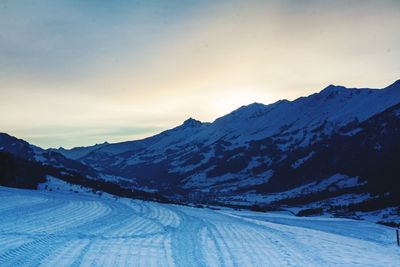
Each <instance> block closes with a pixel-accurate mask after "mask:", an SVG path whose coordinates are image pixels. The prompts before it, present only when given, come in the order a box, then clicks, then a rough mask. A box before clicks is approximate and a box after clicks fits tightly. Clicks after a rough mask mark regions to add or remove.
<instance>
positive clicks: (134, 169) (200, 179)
mask: <svg viewBox="0 0 400 267" xmlns="http://www.w3.org/2000/svg"><path fill="white" fill-rule="evenodd" d="M399 105H400V81H396V82H395V83H393V84H392V85H390V86H388V87H386V88H383V89H368V88H366V89H355V88H345V87H343V86H334V85H330V86H328V87H326V88H325V89H323V90H322V91H320V92H319V93H315V94H312V95H310V96H308V97H301V98H298V99H296V100H294V101H287V100H281V101H278V102H276V103H273V104H270V105H263V104H259V103H254V104H251V105H248V106H243V107H241V108H239V109H237V110H235V111H233V112H231V113H230V114H227V115H225V116H223V117H221V118H218V119H216V120H215V121H214V122H212V123H203V122H200V121H197V120H195V119H192V118H190V119H188V120H186V121H185V122H184V123H183V124H182V125H180V126H178V127H175V128H173V129H170V130H166V131H164V132H162V133H160V134H158V135H155V136H152V137H148V138H145V139H142V140H136V141H127V142H121V143H115V144H108V143H104V144H99V145H95V146H91V147H79V148H74V149H71V150H67V149H62V148H60V149H50V150H42V149H40V148H37V147H33V146H31V145H29V144H27V145H26V144H25V145H23V146H22V147H24V148H25V147H27V149H25V150H23V153H22V154H26V155H28V156H27V157H30V158H33V159H34V160H37V161H40V162H44V163H46V164H50V165H55V166H58V165H57V164H59V162H60V161H61V159H63V160H64V161H65V160H67V159H68V160H69V163H70V164H72V163H76V164H79V166H84V167H86V168H88V169H89V170H90V171H91V172H92V174H90V175H88V177H89V178H90V179H99V180H102V181H107V182H110V183H114V184H117V185H119V186H121V187H123V188H132V189H135V190H136V189H140V188H141V189H143V190H144V191H147V192H158V193H159V194H161V195H163V196H165V197H167V198H169V199H170V200H173V201H185V202H214V203H220V204H224V203H225V204H240V205H274V206H291V207H292V206H297V207H300V208H309V207H315V206H316V205H319V204H318V203H320V205H324V210H325V211H329V212H336V213H337V214H339V215H343V214H345V213H346V212H349V211H352V212H353V211H360V210H364V211H366V212H369V211H371V210H373V209H375V210H378V209H379V210H382V209H385V208H388V207H389V208H390V207H393V206H396V205H397V206H398V204H399V203H400V200H399V199H398V197H397V198H396V197H395V196H396V195H400V194H399V192H398V188H400V187H399V186H398V184H399V181H398V178H397V177H396V174H397V173H399V172H400V170H398V169H397V167H396V166H397V165H396V164H395V162H394V160H393V159H394V158H395V155H397V154H398V153H400V148H399V147H400V144H399V140H400V130H399V129H400V106H399ZM3 143H7V142H1V139H0V147H1V148H2V149H6V150H8V151H11V152H10V153H14V154H15V153H16V154H18V153H19V152H18V150H16V149H13V148H12V147H10V145H8V146H7V145H6V146H5V145H4V144H3ZM46 153H53V154H50V155H53V156H52V158H51V159H49V158H48V156H47V154H46ZM54 155H57V157H54ZM54 158H59V160H58V161H56V162H54ZM52 161H53V162H52ZM332 177H336V178H337V177H340V179H338V180H335V179H334V178H332ZM332 179H333V180H332ZM350 195H353V196H354V197H351V196H350ZM342 196H343V197H342ZM346 196H347V197H346ZM358 196H359V197H358ZM341 199H346V200H343V202H342V203H339V202H338V201H339V200H341ZM321 203H325V204H321ZM326 203H334V204H332V205H331V204H326ZM335 203H336V204H335ZM353 214H354V213H353Z"/></svg>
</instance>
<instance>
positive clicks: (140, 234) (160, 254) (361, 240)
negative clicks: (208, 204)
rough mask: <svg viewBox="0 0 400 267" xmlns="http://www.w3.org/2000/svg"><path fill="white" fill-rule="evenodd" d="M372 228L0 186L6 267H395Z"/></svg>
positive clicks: (396, 253) (395, 254) (393, 255)
mask: <svg viewBox="0 0 400 267" xmlns="http://www.w3.org/2000/svg"><path fill="white" fill-rule="evenodd" d="M394 242H395V240H394V231H393V230H392V229H390V228H387V227H384V226H379V225H375V224H372V223H368V222H361V221H351V220H344V219H326V218H297V217H293V216H288V215H283V214H276V213H272V214H268V213H255V212H248V211H232V210H221V211H215V210H209V209H196V208H190V207H182V206H175V205H166V204H158V203H152V202H143V201H137V200H129V199H118V200H116V199H113V198H111V197H107V196H103V197H98V196H90V195H82V194H73V193H55V192H41V191H31V190H18V189H10V188H5V187H0V266H398V265H397V264H398V263H399V262H400V248H397V247H396V246H395V243H394Z"/></svg>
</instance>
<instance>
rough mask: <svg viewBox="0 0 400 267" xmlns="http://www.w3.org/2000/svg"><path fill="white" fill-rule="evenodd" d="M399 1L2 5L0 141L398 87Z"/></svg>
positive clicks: (47, 139)
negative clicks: (333, 87)
mask: <svg viewBox="0 0 400 267" xmlns="http://www.w3.org/2000/svg"><path fill="white" fill-rule="evenodd" d="M399 25H400V1H384V0H382V1H369V0H360V1H351V0H349V1H312V0H309V1H307V0H293V1H286V0H283V1H267V0H266V1H252V0H247V1H236V0H226V1H225V0H218V1H215V0H209V1H208V0H196V1H195V0H180V1H177V0H170V1H165V0H143V1H133V0H132V1H128V0H125V1H124V0H114V1H106V0H97V1H90V0H0V125H1V128H0V132H6V133H9V134H11V135H14V136H16V137H18V138H23V139H25V140H27V141H29V142H31V143H33V144H35V145H39V146H41V147H44V148H48V147H60V146H62V147H65V148H71V147H75V146H86V145H93V144H96V143H102V142H104V141H108V142H118V141H127V140H135V139H140V138H144V137H147V136H150V135H153V134H156V133H158V132H160V131H162V130H165V129H168V128H172V127H175V126H177V125H179V124H181V123H182V122H183V121H184V120H185V119H187V118H189V117H193V118H196V119H198V120H201V121H209V122H212V121H214V120H215V119H216V118H217V117H220V116H223V115H225V114H227V113H229V112H231V111H233V110H235V109H237V108H239V107H240V106H242V105H247V104H250V103H253V102H260V103H264V104H269V103H273V102H275V101H277V100H279V99H289V100H293V99H296V98H297V97H300V96H306V95H309V94H311V93H314V92H318V91H320V90H321V89H323V88H324V87H326V86H327V85H329V84H340V85H345V86H347V87H370V88H382V87H385V86H387V85H389V84H391V83H393V82H394V81H395V80H397V79H400V60H399V59H400V31H399Z"/></svg>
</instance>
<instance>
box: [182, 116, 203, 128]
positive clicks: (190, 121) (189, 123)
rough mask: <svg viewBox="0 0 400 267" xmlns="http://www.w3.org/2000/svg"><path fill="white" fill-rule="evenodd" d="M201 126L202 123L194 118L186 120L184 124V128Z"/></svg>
mask: <svg viewBox="0 0 400 267" xmlns="http://www.w3.org/2000/svg"><path fill="white" fill-rule="evenodd" d="M200 125H202V122H201V121H198V120H195V119H193V118H192V117H190V118H189V119H187V120H185V121H184V122H183V124H182V126H185V127H197V126H200Z"/></svg>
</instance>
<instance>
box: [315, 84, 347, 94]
mask: <svg viewBox="0 0 400 267" xmlns="http://www.w3.org/2000/svg"><path fill="white" fill-rule="evenodd" d="M345 89H347V88H346V87H344V86H342V85H334V84H330V85H328V86H327V87H325V88H324V89H322V91H321V92H320V93H323V92H328V93H333V92H339V91H343V90H345Z"/></svg>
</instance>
